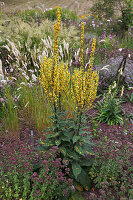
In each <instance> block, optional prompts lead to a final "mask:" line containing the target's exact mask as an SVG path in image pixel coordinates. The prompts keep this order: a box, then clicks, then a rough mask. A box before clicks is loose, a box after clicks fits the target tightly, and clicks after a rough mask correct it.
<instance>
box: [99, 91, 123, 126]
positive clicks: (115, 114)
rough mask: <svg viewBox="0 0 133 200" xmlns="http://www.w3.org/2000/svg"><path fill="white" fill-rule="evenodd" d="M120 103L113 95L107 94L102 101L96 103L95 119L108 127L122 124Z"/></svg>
mask: <svg viewBox="0 0 133 200" xmlns="http://www.w3.org/2000/svg"><path fill="white" fill-rule="evenodd" d="M120 103H121V101H120V100H119V99H117V98H116V96H115V95H114V94H111V93H110V94H109V93H108V94H107V95H106V96H104V98H103V101H101V102H98V105H97V108H98V111H99V113H98V116H97V117H96V119H97V120H98V121H99V122H106V123H107V124H108V125H114V124H118V123H119V124H123V119H122V115H121V110H120Z"/></svg>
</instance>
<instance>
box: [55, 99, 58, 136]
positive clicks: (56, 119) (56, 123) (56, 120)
mask: <svg viewBox="0 0 133 200" xmlns="http://www.w3.org/2000/svg"><path fill="white" fill-rule="evenodd" d="M54 115H55V125H56V130H55V132H58V127H57V125H58V117H57V108H56V104H55V102H54Z"/></svg>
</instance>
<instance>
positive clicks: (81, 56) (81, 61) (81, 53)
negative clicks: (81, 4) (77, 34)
mask: <svg viewBox="0 0 133 200" xmlns="http://www.w3.org/2000/svg"><path fill="white" fill-rule="evenodd" d="M83 45H84V22H81V39H80V64H81V66H82V67H83V65H84V61H83Z"/></svg>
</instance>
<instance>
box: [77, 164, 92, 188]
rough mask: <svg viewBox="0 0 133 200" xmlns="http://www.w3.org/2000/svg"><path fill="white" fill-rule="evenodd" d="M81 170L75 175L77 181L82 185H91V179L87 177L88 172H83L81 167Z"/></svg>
mask: <svg viewBox="0 0 133 200" xmlns="http://www.w3.org/2000/svg"><path fill="white" fill-rule="evenodd" d="M81 169H82V171H81V173H80V174H79V175H78V177H77V181H78V182H79V183H80V184H81V185H82V186H83V187H84V188H86V187H88V188H90V187H91V180H90V177H89V174H88V173H86V172H85V170H84V169H83V168H81Z"/></svg>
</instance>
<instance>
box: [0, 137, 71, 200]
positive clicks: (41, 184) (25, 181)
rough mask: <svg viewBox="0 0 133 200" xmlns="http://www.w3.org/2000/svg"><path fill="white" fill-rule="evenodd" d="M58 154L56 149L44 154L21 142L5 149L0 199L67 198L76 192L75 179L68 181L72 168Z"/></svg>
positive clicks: (34, 199) (3, 152)
mask: <svg viewBox="0 0 133 200" xmlns="http://www.w3.org/2000/svg"><path fill="white" fill-rule="evenodd" d="M57 154H58V148H57V147H56V146H54V147H52V148H51V149H50V150H49V151H48V152H47V153H45V154H44V153H43V154H41V152H36V151H35V150H34V149H33V147H32V146H29V145H26V144H24V142H21V141H12V142H11V143H9V144H5V145H4V146H2V148H1V163H0V164H1V170H0V199H3V200H4V199H9V200H11V199H14V200H15V199H19V198H22V199H23V200H26V199H30V200H37V199H38V200H40V199H46V200H50V199H51V200H52V199H67V198H68V196H69V195H70V193H71V191H74V186H73V180H72V179H70V178H67V175H68V174H69V171H70V169H69V168H68V167H67V164H66V162H62V160H61V158H57ZM38 163H41V167H40V169H39V170H38V171H37V172H36V167H35V166H36V165H37V164H38Z"/></svg>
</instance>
